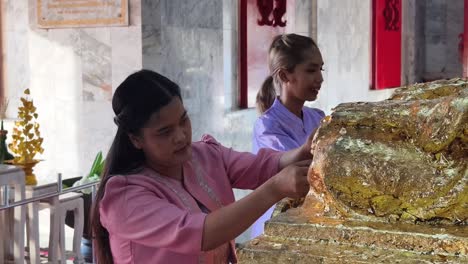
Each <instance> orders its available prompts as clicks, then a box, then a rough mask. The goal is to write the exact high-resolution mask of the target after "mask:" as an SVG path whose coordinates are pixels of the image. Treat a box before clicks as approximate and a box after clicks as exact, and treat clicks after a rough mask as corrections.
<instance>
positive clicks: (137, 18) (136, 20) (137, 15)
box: [128, 0, 159, 27]
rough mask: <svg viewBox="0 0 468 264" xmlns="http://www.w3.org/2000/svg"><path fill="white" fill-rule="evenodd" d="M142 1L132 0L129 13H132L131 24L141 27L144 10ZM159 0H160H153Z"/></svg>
mask: <svg viewBox="0 0 468 264" xmlns="http://www.w3.org/2000/svg"><path fill="white" fill-rule="evenodd" d="M142 1H143V0H130V1H129V7H128V8H129V12H130V13H129V15H130V20H129V21H130V26H137V27H141V24H142V23H141V12H142V8H141V6H142ZM151 1H154V2H156V1H159V0H151Z"/></svg>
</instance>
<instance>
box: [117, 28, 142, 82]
mask: <svg viewBox="0 0 468 264" xmlns="http://www.w3.org/2000/svg"><path fill="white" fill-rule="evenodd" d="M141 36H142V35H141V27H128V28H111V43H112V54H111V55H112V60H111V63H112V89H113V91H115V88H117V86H118V85H119V84H120V83H121V82H122V81H123V80H124V79H125V78H126V77H127V76H128V75H129V74H131V73H133V72H135V71H137V70H140V69H141V68H142V38H141Z"/></svg>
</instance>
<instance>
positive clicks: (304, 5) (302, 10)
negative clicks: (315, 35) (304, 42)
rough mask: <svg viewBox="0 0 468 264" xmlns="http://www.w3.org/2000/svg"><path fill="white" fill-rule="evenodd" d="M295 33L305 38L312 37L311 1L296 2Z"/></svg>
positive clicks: (301, 0) (300, 0) (299, 0)
mask: <svg viewBox="0 0 468 264" xmlns="http://www.w3.org/2000/svg"><path fill="white" fill-rule="evenodd" d="M295 2H296V8H295V17H296V19H295V25H294V27H295V32H296V33H300V34H302V35H305V36H312V23H313V21H314V18H313V17H312V14H313V12H312V0H296V1H295Z"/></svg>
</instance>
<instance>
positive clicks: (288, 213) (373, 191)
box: [238, 79, 468, 264]
mask: <svg viewBox="0 0 468 264" xmlns="http://www.w3.org/2000/svg"><path fill="white" fill-rule="evenodd" d="M467 87H468V82H467V80H462V79H452V80H443V81H436V82H432V83H422V84H416V85H411V86H409V87H403V88H400V89H397V90H396V92H395V93H394V95H393V96H392V98H391V99H389V100H385V101H381V102H374V103H347V104H341V105H339V106H338V107H336V108H335V109H334V112H333V114H331V116H329V117H326V118H325V120H324V121H323V123H322V125H321V126H320V128H319V130H318V131H317V133H316V135H315V138H314V142H313V144H312V146H313V150H312V152H313V154H314V159H313V162H312V164H311V166H310V168H309V175H308V176H309V182H310V183H311V190H310V192H309V194H308V195H307V196H306V198H305V201H304V203H303V204H302V206H300V207H298V208H290V207H291V204H290V203H287V202H286V203H284V204H283V203H282V204H281V205H282V207H280V208H278V206H277V209H276V210H275V211H276V212H282V213H279V214H277V215H276V216H274V217H273V218H272V219H270V220H269V221H267V222H266V224H265V231H264V234H263V235H262V236H260V237H257V238H255V239H253V240H251V241H249V242H248V243H246V244H245V245H242V247H241V248H240V249H239V250H238V255H239V259H240V263H244V264H245V263H247V264H254V263H255V264H257V263H301V264H302V263H304V264H305V263H468V225H467V218H468V186H467V181H468V167H467V166H468V164H467V163H468V88H467ZM288 208H290V209H288Z"/></svg>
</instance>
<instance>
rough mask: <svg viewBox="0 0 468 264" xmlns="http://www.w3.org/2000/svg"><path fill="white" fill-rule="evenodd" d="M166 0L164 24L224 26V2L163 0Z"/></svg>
mask: <svg viewBox="0 0 468 264" xmlns="http://www.w3.org/2000/svg"><path fill="white" fill-rule="evenodd" d="M161 1H164V7H165V8H164V15H163V20H162V23H163V25H168V26H172V27H174V26H176V27H184V28H210V29H222V27H223V18H222V15H223V2H222V1H219V0H202V1H186V0H161Z"/></svg>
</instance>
